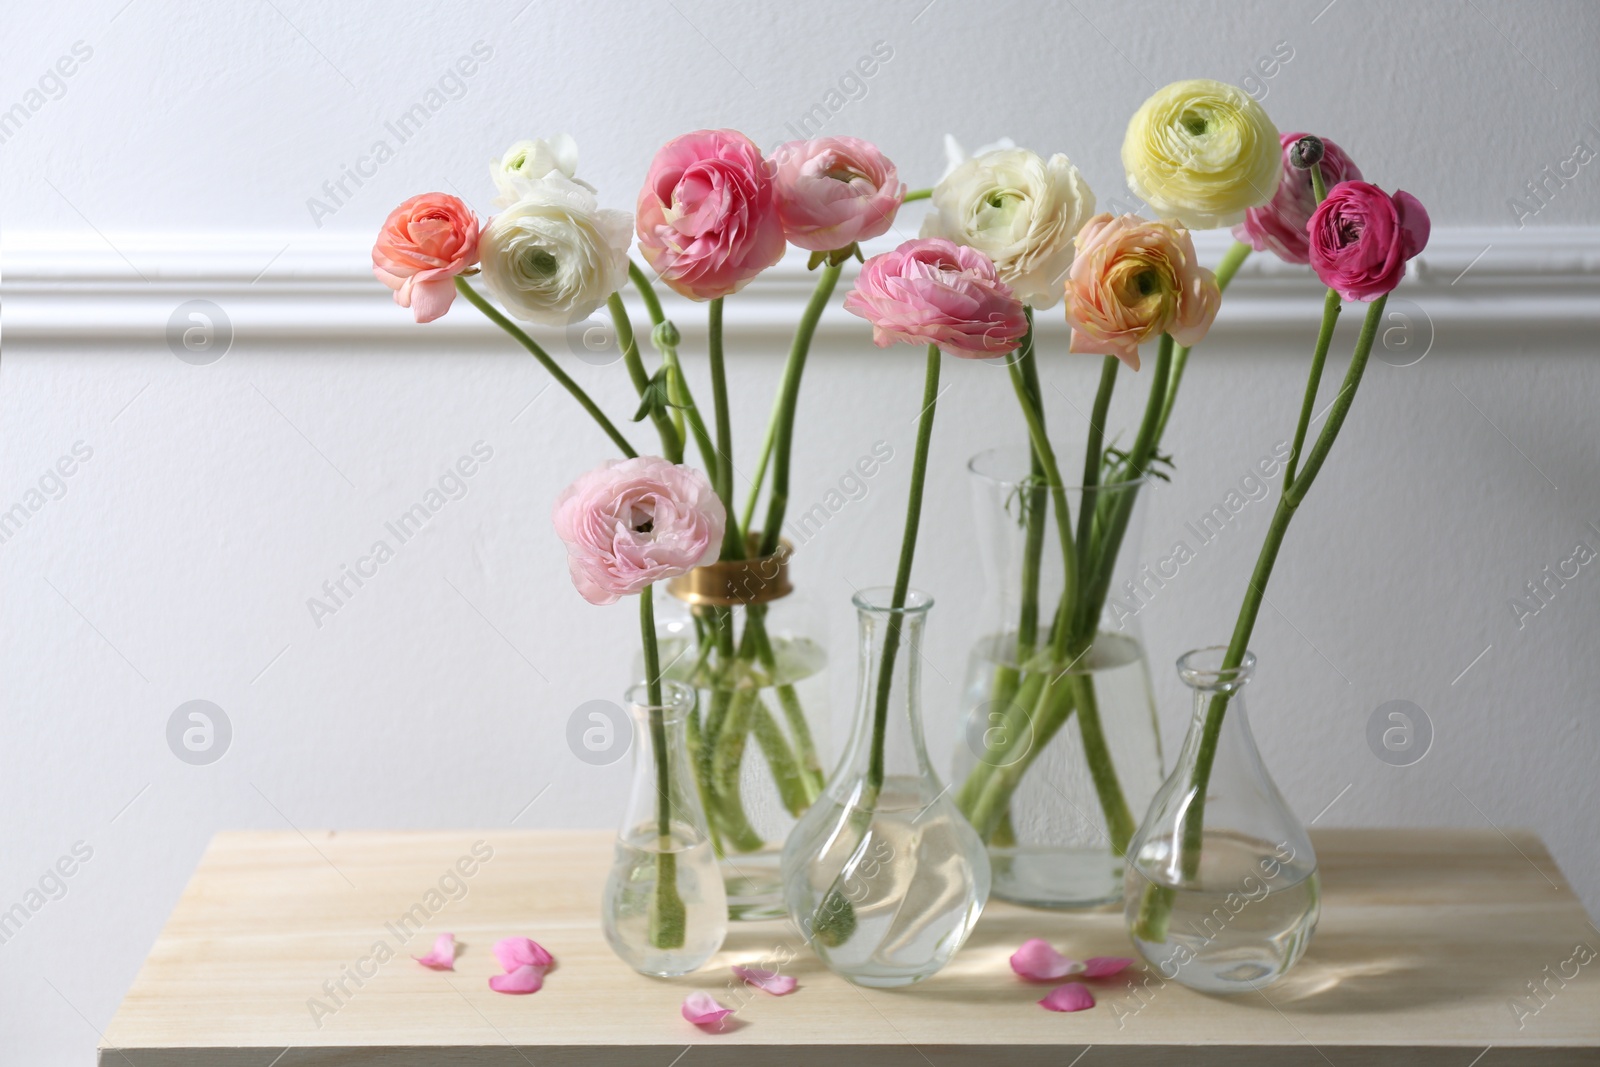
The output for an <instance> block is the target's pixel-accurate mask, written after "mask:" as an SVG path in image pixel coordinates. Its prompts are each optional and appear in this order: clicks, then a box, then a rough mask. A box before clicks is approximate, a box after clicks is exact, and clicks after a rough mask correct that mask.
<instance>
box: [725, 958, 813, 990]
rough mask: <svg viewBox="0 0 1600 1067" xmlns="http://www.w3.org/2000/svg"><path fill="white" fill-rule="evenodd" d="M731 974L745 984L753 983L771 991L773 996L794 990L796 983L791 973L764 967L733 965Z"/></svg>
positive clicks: (757, 986) (759, 987) (761, 988)
mask: <svg viewBox="0 0 1600 1067" xmlns="http://www.w3.org/2000/svg"><path fill="white" fill-rule="evenodd" d="M733 976H734V977H735V978H737V979H739V981H741V982H744V983H745V984H746V985H753V986H755V987H756V988H757V989H760V990H763V991H765V992H768V993H771V994H772V995H773V996H775V997H781V996H786V995H788V994H790V993H793V992H794V989H795V986H796V985H797V984H798V983H797V982H796V981H795V977H794V975H792V974H779V973H778V972H777V971H771V970H768V969H767V968H765V967H741V966H739V965H738V964H735V965H734V968H733Z"/></svg>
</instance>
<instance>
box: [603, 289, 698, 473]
mask: <svg viewBox="0 0 1600 1067" xmlns="http://www.w3.org/2000/svg"><path fill="white" fill-rule="evenodd" d="M606 308H607V309H608V310H609V311H610V312H611V322H612V324H613V325H615V326H616V329H617V344H618V345H619V346H620V347H621V348H622V362H623V365H624V366H626V367H627V368H628V377H629V378H631V379H632V380H633V388H634V391H635V392H637V393H638V394H639V396H641V397H642V396H644V391H645V389H646V388H647V387H648V386H649V385H650V375H649V374H648V373H646V372H645V369H644V360H643V359H642V358H641V357H640V355H639V343H638V340H637V339H636V338H635V337H634V335H633V322H632V321H631V320H630V319H629V318H628V309H627V308H626V307H624V306H623V303H622V297H621V295H620V294H618V293H612V294H611V295H610V296H609V297H607V298H606ZM650 421H651V422H653V423H654V424H655V427H656V435H657V436H658V437H660V438H661V454H662V455H663V456H665V457H666V458H667V459H668V460H669V461H671V462H673V463H682V462H683V440H682V439H681V438H680V437H679V436H678V431H677V428H676V427H674V426H673V425H672V419H671V417H670V416H668V415H667V413H666V412H665V411H663V410H662V409H661V408H659V407H657V408H652V409H651V411H650Z"/></svg>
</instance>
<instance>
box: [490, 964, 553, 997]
mask: <svg viewBox="0 0 1600 1067" xmlns="http://www.w3.org/2000/svg"><path fill="white" fill-rule="evenodd" d="M489 988H490V989H492V990H494V991H495V992H496V993H513V994H522V993H537V992H539V990H541V989H543V988H544V968H543V967H535V966H534V965H533V964H531V963H525V964H523V965H522V966H521V967H518V968H517V969H516V970H514V971H511V972H510V973H509V974H497V975H495V976H494V977H492V978H490V979H489Z"/></svg>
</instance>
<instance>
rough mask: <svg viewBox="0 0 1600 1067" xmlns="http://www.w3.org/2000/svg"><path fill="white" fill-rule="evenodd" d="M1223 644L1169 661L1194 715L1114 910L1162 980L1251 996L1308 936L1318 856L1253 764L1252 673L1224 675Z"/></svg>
mask: <svg viewBox="0 0 1600 1067" xmlns="http://www.w3.org/2000/svg"><path fill="white" fill-rule="evenodd" d="M1226 651H1227V650H1226V649H1224V648H1221V647H1216V648H1202V649H1197V650H1195V651H1193V652H1190V653H1188V654H1186V655H1185V656H1184V657H1183V658H1182V659H1180V660H1178V675H1179V677H1181V678H1182V679H1183V681H1184V683H1185V684H1186V685H1188V686H1189V687H1190V688H1191V689H1193V690H1194V718H1193V719H1192V720H1191V721H1190V724H1189V735H1188V737H1187V738H1186V739H1185V740H1184V744H1183V753H1182V755H1181V756H1180V758H1179V760H1178V765H1177V767H1176V768H1175V769H1174V770H1173V772H1172V775H1171V776H1170V777H1169V778H1168V779H1167V780H1166V781H1165V782H1164V783H1163V784H1162V786H1161V788H1160V789H1159V790H1158V791H1157V792H1156V796H1155V799H1154V800H1152V801H1151V803H1150V811H1149V813H1148V814H1147V815H1146V816H1145V819H1144V822H1143V823H1142V824H1141V825H1140V827H1139V831H1138V833H1136V834H1135V835H1134V838H1133V842H1132V844H1131V845H1130V846H1129V849H1128V866H1127V874H1126V880H1125V882H1124V909H1125V910H1124V914H1125V918H1126V921H1127V925H1128V932H1129V935H1130V937H1131V938H1132V940H1133V943H1134V946H1135V947H1136V948H1137V949H1138V950H1139V954H1140V955H1141V956H1143V957H1144V958H1145V960H1146V961H1147V962H1149V963H1150V964H1151V966H1153V967H1155V968H1157V969H1158V970H1159V971H1160V972H1161V975H1162V977H1163V978H1166V979H1168V980H1171V981H1176V982H1178V983H1179V984H1180V985H1185V986H1188V987H1189V988H1190V989H1197V990H1200V991H1201V992H1205V993H1237V992H1249V991H1251V990H1252V989H1256V988H1259V987H1261V986H1264V985H1269V984H1271V983H1272V982H1275V981H1277V980H1278V979H1279V978H1282V977H1283V976H1284V975H1285V974H1287V973H1288V971H1289V969H1290V968H1291V967H1293V966H1294V965H1295V962H1296V961H1297V960H1299V959H1300V956H1301V954H1302V953H1304V952H1305V950H1306V946H1307V945H1308V944H1310V942H1311V935H1312V933H1313V931H1315V930H1316V926H1317V916H1318V914H1319V912H1320V904H1319V899H1320V895H1321V894H1320V888H1319V887H1320V883H1319V880H1318V877H1317V855H1316V852H1314V851H1313V850H1312V848H1311V839H1310V838H1309V837H1308V836H1307V835H1306V831H1305V827H1303V826H1301V825H1300V820H1299V819H1297V818H1295V816H1294V812H1292V811H1290V810H1289V806H1288V805H1287V804H1286V803H1284V800H1283V797H1282V796H1281V795H1280V794H1279V793H1278V787H1277V786H1276V785H1274V784H1273V781H1272V777H1271V776H1270V775H1269V774H1267V769H1266V767H1265V766H1263V765H1262V762H1261V753H1260V752H1258V751H1257V750H1256V742H1255V738H1254V737H1253V736H1251V733H1250V720H1249V717H1248V716H1247V715H1246V714H1245V706H1244V692H1243V688H1244V686H1245V684H1246V683H1247V682H1248V681H1249V680H1250V672H1251V670H1252V669H1253V668H1254V667H1255V657H1254V656H1253V655H1251V654H1250V653H1248V652H1246V653H1245V655H1244V659H1243V662H1242V663H1241V664H1240V666H1238V667H1236V668H1233V669H1231V670H1223V669H1222V663H1223V656H1224V654H1225V653H1226Z"/></svg>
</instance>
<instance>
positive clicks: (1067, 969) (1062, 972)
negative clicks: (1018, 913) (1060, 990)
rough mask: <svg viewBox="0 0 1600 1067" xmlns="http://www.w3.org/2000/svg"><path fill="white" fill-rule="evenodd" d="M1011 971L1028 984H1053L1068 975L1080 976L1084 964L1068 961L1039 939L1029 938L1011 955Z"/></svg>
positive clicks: (1048, 943) (1047, 943)
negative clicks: (1024, 979) (1028, 982)
mask: <svg viewBox="0 0 1600 1067" xmlns="http://www.w3.org/2000/svg"><path fill="white" fill-rule="evenodd" d="M1011 969H1012V970H1013V971H1016V972H1017V974H1019V975H1021V976H1022V977H1023V978H1026V979H1027V980H1028V981H1030V982H1053V981H1055V980H1056V979H1058V978H1065V977H1066V976H1067V975H1069V974H1082V973H1083V971H1084V964H1081V963H1079V962H1078V961H1077V960H1073V959H1068V958H1067V957H1065V956H1063V955H1062V954H1061V953H1059V952H1057V951H1056V950H1055V949H1053V948H1051V947H1050V942H1048V941H1046V940H1044V939H1043V938H1041V937H1030V938H1029V939H1028V940H1026V941H1024V942H1023V943H1022V947H1021V948H1019V949H1017V951H1015V952H1013V953H1012V954H1011Z"/></svg>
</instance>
